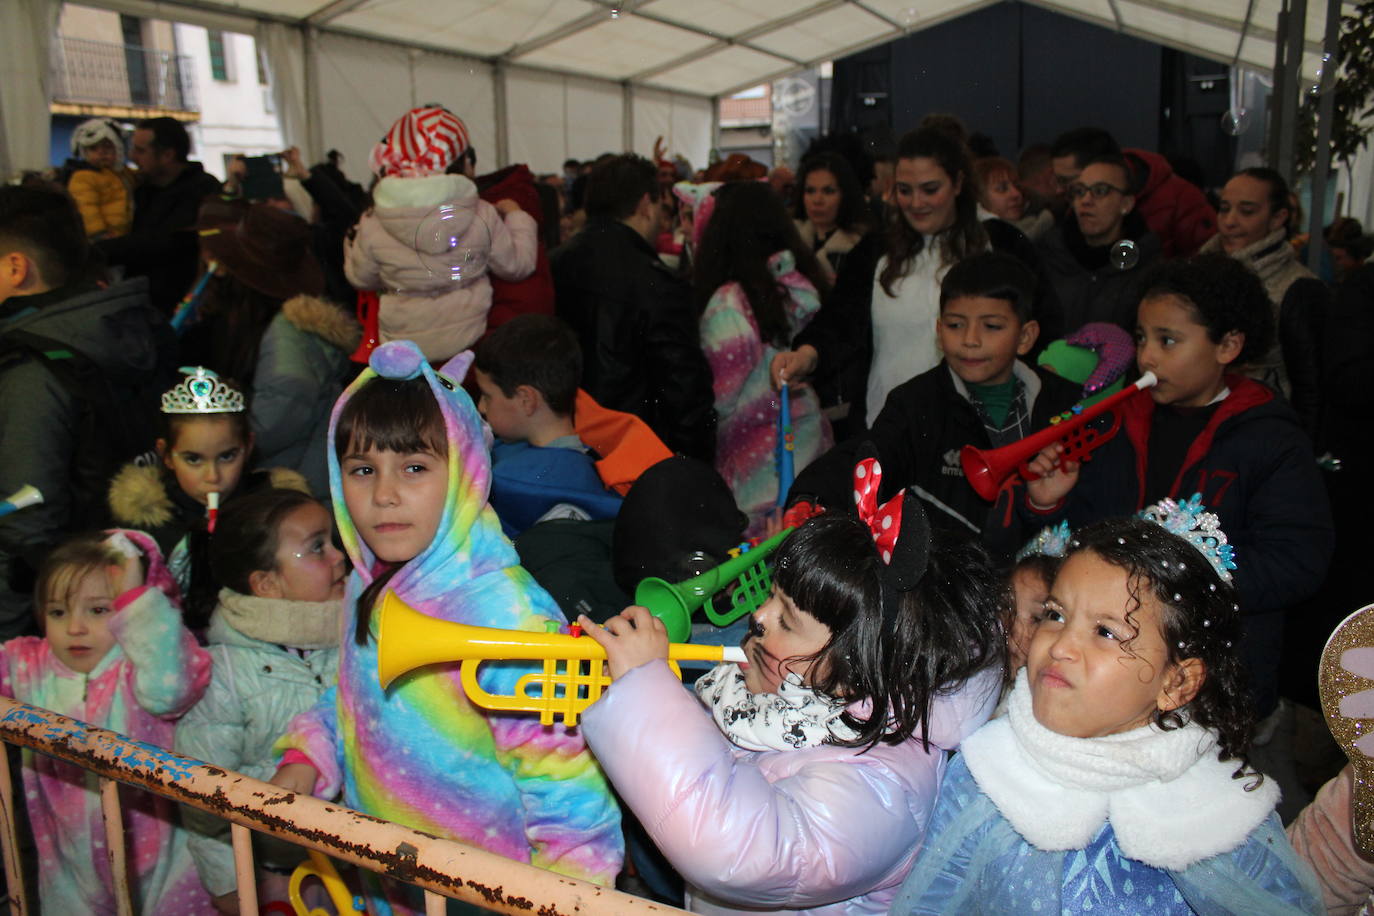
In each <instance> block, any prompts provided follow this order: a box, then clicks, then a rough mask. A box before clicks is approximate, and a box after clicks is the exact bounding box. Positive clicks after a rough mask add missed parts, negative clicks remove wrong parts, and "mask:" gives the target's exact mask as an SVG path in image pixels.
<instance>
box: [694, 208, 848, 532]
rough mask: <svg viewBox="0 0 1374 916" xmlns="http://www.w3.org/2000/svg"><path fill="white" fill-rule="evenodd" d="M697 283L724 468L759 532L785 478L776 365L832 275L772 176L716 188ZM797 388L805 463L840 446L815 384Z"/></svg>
mask: <svg viewBox="0 0 1374 916" xmlns="http://www.w3.org/2000/svg"><path fill="white" fill-rule="evenodd" d="M693 285H694V288H695V293H696V297H697V302H698V304H699V307H700V308H701V310H702V314H701V347H702V350H703V351H704V352H705V353H706V359H707V361H708V362H709V363H710V364H711V374H712V376H713V378H714V387H715V408H716V415H717V417H718V418H719V420H718V422H719V425H718V427H717V430H716V442H717V447H716V469H717V470H719V471H720V474H721V476H722V477H724V478H725V481H726V482H727V483H728V484H729V485H730V490H731V492H733V493H734V495H735V501H736V502H737V503H738V504H739V507H740V508H741V509H742V510H744V512H746V513H747V514H748V515H749V521H750V530H749V533H750V534H751V535H752V534H757V533H759V532H760V531H762V530H763V524H764V521H765V520H766V518H767V516H768V513H769V510H770V509H771V508H772V506H773V505H774V503H775V502H776V499H777V496H778V485H779V481H778V475H777V470H776V466H775V463H774V454H775V450H776V448H777V445H778V436H777V419H778V412H779V409H780V407H781V405H780V402H779V400H778V394H777V392H776V391H774V390H773V387H772V385H771V384H770V382H769V365H770V364H771V362H772V359H773V356H774V355H775V354H777V353H779V352H781V351H783V350H786V349H787V348H789V347H790V346H791V343H792V338H793V336H795V335H796V333H797V332H798V331H799V330H801V329H802V328H803V327H805V326H806V324H807V322H809V321H810V320H811V317H812V316H813V315H815V313H816V311H817V310H818V309H819V308H820V294H821V293H822V292H824V291H826V290H827V289H828V284H827V282H826V280H825V275H824V272H823V271H822V269H821V267H820V264H819V263H818V262H817V260H816V256H815V255H814V254H812V253H811V251H810V249H809V248H807V246H806V245H804V244H803V243H802V240H801V238H800V236H798V235H797V230H796V228H795V227H794V226H793V225H792V220H791V219H790V218H789V217H788V215H787V211H786V210H785V209H784V208H783V205H782V201H781V200H780V199H779V198H778V196H777V195H776V194H774V193H773V191H772V189H771V188H770V187H769V186H768V185H766V184H761V183H757V182H747V181H746V182H731V183H728V184H726V185H724V186H722V187H721V188H720V189H719V190H718V191H716V205H715V211H714V213H713V214H712V215H711V217H710V222H709V223H708V224H707V226H706V228H705V230H704V231H703V233H702V239H701V246H700V250H699V251H698V252H697V261H696V271H695V278H694V284H693ZM789 397H790V402H789V406H790V408H791V419H792V430H793V441H794V446H795V447H794V455H793V461H794V465H795V467H796V469H797V470H800V469H801V468H803V467H805V466H806V464H807V463H809V462H810V461H811V460H812V459H813V458H815V457H816V456H817V455H819V454H820V453H821V452H823V451H824V450H825V449H826V448H828V447H829V446H830V427H829V425H828V424H827V423H826V421H825V419H824V418H823V417H822V416H821V412H820V402H819V401H818V399H817V398H816V394H815V392H814V391H812V390H811V389H809V388H806V389H802V390H793V391H791V392H790V395H789Z"/></svg>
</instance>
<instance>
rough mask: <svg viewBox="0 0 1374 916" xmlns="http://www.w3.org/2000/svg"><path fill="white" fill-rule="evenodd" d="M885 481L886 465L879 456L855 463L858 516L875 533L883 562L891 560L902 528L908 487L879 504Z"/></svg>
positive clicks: (875, 544)
mask: <svg viewBox="0 0 1374 916" xmlns="http://www.w3.org/2000/svg"><path fill="white" fill-rule="evenodd" d="M882 481H883V468H882V465H880V464H879V463H878V459H877V458H865V459H864V460H863V461H860V462H859V463H858V464H857V465H855V466H854V503H855V505H856V506H857V507H858V510H859V518H860V519H861V520H862V521H863V523H864V524H865V525H867V526H868V530H869V531H871V532H872V533H873V544H874V546H875V547H877V548H878V555H879V556H881V557H882V558H883V562H884V563H891V562H892V551H893V548H894V547H895V546H896V544H897V535H898V534H899V533H900V532H901V530H902V497H903V496H904V495H905V493H906V491H905V490H903V491H902V492H900V493H898V494H897V495H896V496H894V497H892V498H891V499H889V500H888V501H887V502H885V503H883V504H882V505H881V506H880V505H878V489H879V487H880V485H881V484H882Z"/></svg>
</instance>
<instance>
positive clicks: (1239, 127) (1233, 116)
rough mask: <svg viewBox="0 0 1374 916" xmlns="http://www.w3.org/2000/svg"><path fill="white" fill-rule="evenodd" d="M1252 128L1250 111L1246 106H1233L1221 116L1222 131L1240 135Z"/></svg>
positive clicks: (1235, 135)
mask: <svg viewBox="0 0 1374 916" xmlns="http://www.w3.org/2000/svg"><path fill="white" fill-rule="evenodd" d="M1249 128H1250V112H1249V111H1248V110H1247V109H1244V108H1232V109H1231V110H1230V111H1228V112H1226V113H1225V114H1223V115H1222V116H1221V132H1222V133H1224V134H1228V135H1230V136H1232V137H1239V136H1240V135H1241V134H1243V133H1245V132H1246V130H1248V129H1249Z"/></svg>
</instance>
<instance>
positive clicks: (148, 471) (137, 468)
mask: <svg viewBox="0 0 1374 916" xmlns="http://www.w3.org/2000/svg"><path fill="white" fill-rule="evenodd" d="M262 473H266V474H267V475H268V483H269V485H270V486H273V487H277V488H280V489H284V490H299V491H301V492H302V493H309V492H310V485H309V484H308V483H307V482H306V480H305V477H303V476H302V475H301V474H300V473H299V472H298V471H293V470H292V469H291V468H268V469H266V470H265V471H263V472H262ZM109 503H110V512H111V513H112V514H113V515H114V520H115V522H117V523H118V524H120V525H127V526H128V527H131V528H137V529H140V530H144V531H147V530H151V529H155V528H161V527H162V526H163V525H166V524H168V523H169V522H171V521H172V517H173V514H174V512H175V510H176V506H175V504H174V503H173V501H172V493H171V492H169V491H168V489H167V479H166V478H165V477H164V476H163V473H162V465H161V462H160V461H159V460H158V459H156V458H154V459H152V460H146V459H140V460H139V461H133V462H130V463H129V464H126V465H124V467H122V468H120V469H119V472H118V473H117V474H115V475H114V477H113V478H111V480H110V490H109Z"/></svg>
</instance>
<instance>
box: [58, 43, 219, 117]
mask: <svg viewBox="0 0 1374 916" xmlns="http://www.w3.org/2000/svg"><path fill="white" fill-rule="evenodd" d="M52 98H53V101H54V102H72V103H77V104H87V105H119V106H126V107H129V108H157V109H164V110H172V111H197V110H198V108H197V107H196V86H195V76H194V73H193V72H192V67H191V58H190V57H189V56H187V55H185V54H174V53H172V52H171V51H159V50H156V49H153V48H140V47H137V46H135V45H124V44H113V43H110V42H104V41H91V40H89V39H85V38H68V37H65V36H59V37H58V40H57V43H56V44H55V45H54V47H53V55H52Z"/></svg>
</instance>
